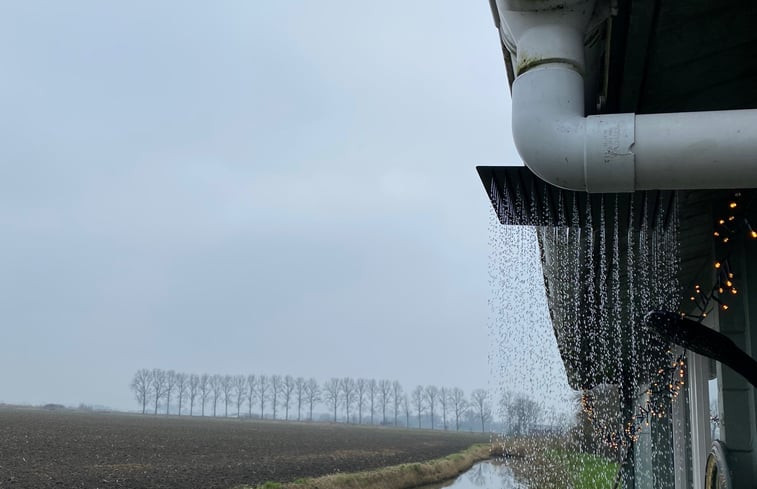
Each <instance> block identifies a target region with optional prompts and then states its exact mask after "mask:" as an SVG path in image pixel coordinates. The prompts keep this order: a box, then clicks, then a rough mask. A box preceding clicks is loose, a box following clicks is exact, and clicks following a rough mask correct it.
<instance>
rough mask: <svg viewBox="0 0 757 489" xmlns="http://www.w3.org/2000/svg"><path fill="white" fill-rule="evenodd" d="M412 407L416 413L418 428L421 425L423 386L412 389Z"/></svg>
mask: <svg viewBox="0 0 757 489" xmlns="http://www.w3.org/2000/svg"><path fill="white" fill-rule="evenodd" d="M413 407H414V408H415V411H416V412H417V413H418V429H420V427H421V414H422V413H423V407H424V406H423V386H420V385H419V386H417V387H416V388H415V389H413Z"/></svg>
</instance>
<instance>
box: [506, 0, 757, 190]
mask: <svg viewBox="0 0 757 489" xmlns="http://www.w3.org/2000/svg"><path fill="white" fill-rule="evenodd" d="M600 4H601V5H597V2H596V0H496V1H495V5H494V6H496V9H495V8H492V10H493V11H494V12H495V15H497V16H498V17H499V19H497V20H496V21H495V24H498V25H499V28H498V29H499V31H500V37H501V38H502V40H503V44H504V46H505V47H506V48H507V50H508V51H509V52H510V54H511V57H512V58H513V59H514V60H515V62H514V72H515V80H514V81H513V84H512V127H513V138H514V141H515V146H516V148H517V150H518V153H519V154H520V156H521V158H523V161H524V163H525V164H526V166H528V167H529V168H530V169H531V171H533V172H534V173H535V174H536V175H538V176H539V177H540V178H542V179H543V180H545V181H546V182H548V183H551V184H552V185H555V186H558V187H561V188H565V189H569V190H576V191H586V192H595V193H610V192H633V191H635V190H682V189H705V188H707V189H717V188H729V189H730V188H750V187H755V186H757V110H752V109H750V110H730V111H710V112H685V113H675V114H648V115H646V114H645V115H637V114H633V113H627V114H601V115H591V116H588V117H587V116H586V115H585V114H586V112H585V103H584V91H585V84H584V70H585V67H586V62H585V59H584V51H585V49H584V39H585V37H586V36H587V33H588V31H589V30H590V29H591V28H592V26H596V25H597V22H598V20H597V13H599V14H600V15H601V16H605V17H606V16H609V10H610V9H609V8H599V7H606V6H607V5H605V4H607V1H606V0H600ZM595 7H596V10H595ZM604 20H606V18H600V19H599V21H601V22H603V21H604Z"/></svg>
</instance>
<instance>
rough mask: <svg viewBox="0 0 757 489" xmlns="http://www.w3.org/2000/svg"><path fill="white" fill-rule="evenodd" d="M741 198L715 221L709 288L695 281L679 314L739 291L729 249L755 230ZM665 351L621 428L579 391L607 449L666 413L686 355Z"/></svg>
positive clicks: (701, 313) (724, 303)
mask: <svg viewBox="0 0 757 489" xmlns="http://www.w3.org/2000/svg"><path fill="white" fill-rule="evenodd" d="M742 199H743V196H742V194H741V192H734V193H733V194H732V196H731V198H730V199H729V200H728V205H727V209H726V212H725V213H723V214H722V215H721V216H719V217H718V218H717V219H716V220H715V224H714V227H713V229H714V231H713V233H712V235H713V239H715V244H716V247H715V248H716V255H717V256H716V259H715V261H714V263H713V267H714V269H715V271H716V273H715V280H714V283H713V286H712V289H710V290H707V291H706V290H704V289H703V288H702V286H701V285H700V284H695V285H694V290H693V292H692V294H691V296H690V297H689V299H690V301H691V302H693V303H694V304H693V306H694V307H693V311H692V312H691V313H686V312H683V311H681V312H680V314H681V316H683V317H687V318H690V319H694V320H697V321H699V322H702V321H704V319H705V318H707V315H708V314H710V313H712V311H713V309H714V308H715V307H716V306H715V305H714V304H713V303H715V304H717V307H718V309H719V310H720V311H721V312H726V311H728V309H729V308H730V305H729V302H730V301H731V300H732V299H733V296H736V295H738V294H739V289H738V287H737V286H736V276H735V274H734V272H733V269H732V268H731V264H730V257H731V252H732V251H733V247H734V243H735V242H736V241H737V239H736V238H737V237H738V236H739V235H745V236H746V237H748V238H750V239H757V231H756V230H755V229H753V228H752V226H751V224H750V222H749V220H748V218H747V216H746V211H747V208H748V207H749V206H748V205H744V203H743V202H742ZM666 354H667V356H668V358H667V362H666V363H665V364H664V365H663V366H662V367H660V368H659V370H658V371H657V372H656V374H655V376H654V377H653V380H652V381H651V382H650V384H649V387H648V388H647V389H646V391H645V392H644V398H645V401H644V402H643V403H642V404H640V405H638V406H637V410H636V412H635V413H634V414H633V416H632V417H631V419H629V420H628V421H626V422H625V424H624V426H623V429H622V430H620V429H617V425H615V424H612V423H607V422H605V421H604V420H601V419H599V417H598V415H597V411H596V407H595V403H594V398H593V396H592V394H591V393H590V392H589V391H587V390H585V391H584V392H583V394H582V396H581V406H582V408H583V411H584V413H585V414H586V417H587V419H588V420H589V422H591V423H592V425H593V426H594V427H595V428H596V429H598V431H599V433H601V434H602V438H603V440H604V442H605V443H606V444H607V445H609V446H610V447H611V448H613V449H617V448H620V447H628V446H629V444H631V443H635V442H636V441H637V440H638V439H639V435H640V433H641V432H642V430H643V429H644V427H648V426H649V424H650V422H651V421H652V420H653V419H655V418H657V419H661V418H663V417H664V416H665V415H666V413H667V412H668V409H669V405H670V402H671V401H672V400H674V399H676V398H677V397H678V395H679V393H680V391H681V389H682V388H683V386H684V379H685V378H686V354H685V352H684V353H681V354H679V355H677V356H675V358H674V354H673V351H672V350H671V349H668V350H667V352H666Z"/></svg>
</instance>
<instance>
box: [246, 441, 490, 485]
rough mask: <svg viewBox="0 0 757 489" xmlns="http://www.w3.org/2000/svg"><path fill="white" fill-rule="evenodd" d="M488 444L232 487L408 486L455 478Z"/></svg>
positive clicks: (486, 452)
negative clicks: (425, 457)
mask: <svg viewBox="0 0 757 489" xmlns="http://www.w3.org/2000/svg"><path fill="white" fill-rule="evenodd" d="M490 449H491V447H490V445H489V444H477V445H473V446H471V447H470V448H468V449H467V450H464V451H462V452H459V453H455V454H452V455H448V456H446V457H443V458H438V459H435V460H430V461H428V462H419V463H411V464H402V465H394V466H391V467H384V468H381V469H376V470H368V471H364V472H355V473H348V474H332V475H327V476H323V477H316V478H311V479H298V480H296V481H294V482H290V483H285V484H282V483H278V482H266V483H265V484H263V485H260V486H257V488H253V486H238V487H236V488H235V489H358V488H359V489H408V488H411V487H417V486H421V485H424V484H433V483H435V482H441V481H445V480H448V479H452V478H453V477H456V476H457V475H459V474H460V473H462V472H465V471H466V470H468V469H469V468H471V467H472V466H473V464H475V463H476V462H479V461H481V460H485V459H487V458H489V457H490Z"/></svg>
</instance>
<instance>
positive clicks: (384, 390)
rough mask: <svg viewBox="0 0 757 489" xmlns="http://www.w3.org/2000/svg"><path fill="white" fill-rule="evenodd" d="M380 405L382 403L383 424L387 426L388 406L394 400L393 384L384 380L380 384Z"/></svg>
mask: <svg viewBox="0 0 757 489" xmlns="http://www.w3.org/2000/svg"><path fill="white" fill-rule="evenodd" d="M378 395H379V403H381V424H386V406H387V405H388V404H389V402H390V401H391V400H392V383H391V382H390V381H388V380H382V381H380V382H379V384H378Z"/></svg>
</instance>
